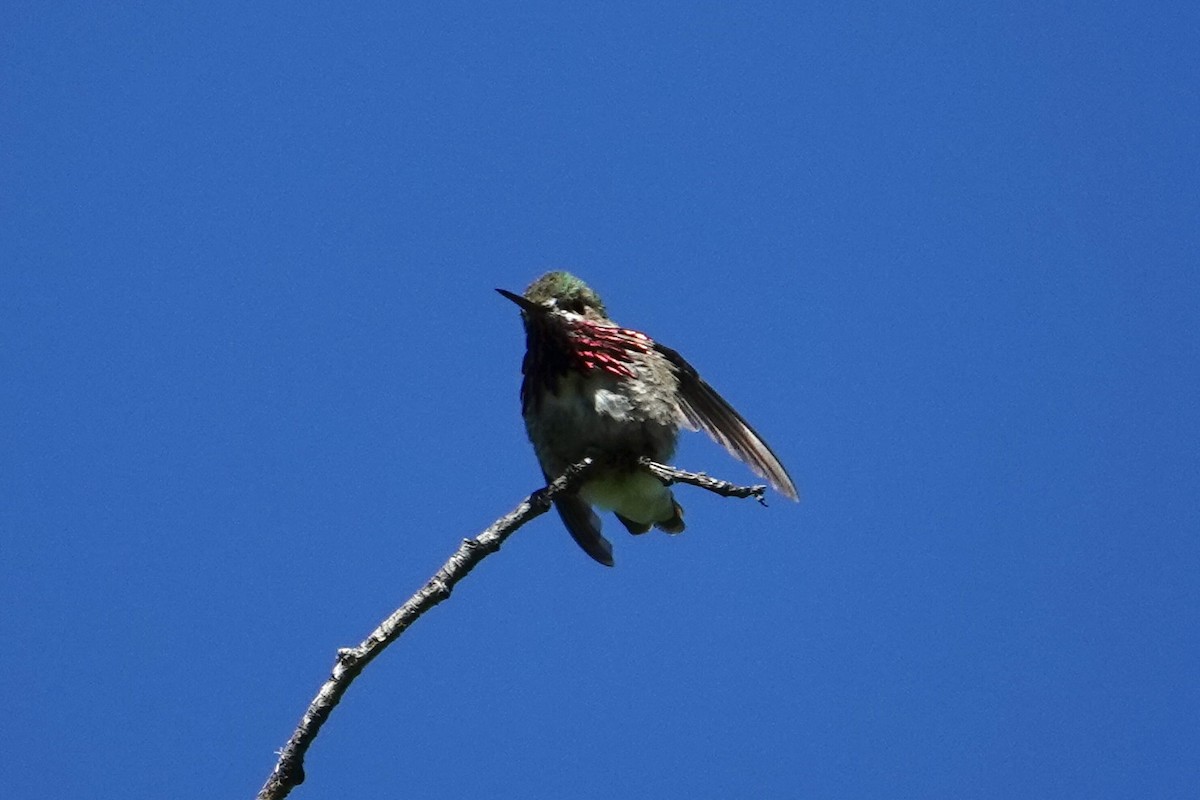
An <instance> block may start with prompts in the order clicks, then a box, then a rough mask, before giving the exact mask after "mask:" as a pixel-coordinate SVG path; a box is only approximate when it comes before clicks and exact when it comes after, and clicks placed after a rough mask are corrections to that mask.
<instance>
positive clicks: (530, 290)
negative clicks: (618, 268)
mask: <svg viewBox="0 0 1200 800" xmlns="http://www.w3.org/2000/svg"><path fill="white" fill-rule="evenodd" d="M496 291H497V292H499V293H500V294H502V295H504V296H505V297H507V298H508V299H509V300H512V301H513V302H514V303H516V304H517V305H519V306H520V307H521V311H522V312H523V315H524V316H525V318H526V319H528V318H529V316H530V315H531V314H546V313H553V312H555V311H559V312H563V313H566V314H578V315H579V316H581V317H584V318H586V319H590V320H601V319H607V318H608V312H607V311H606V310H605V308H604V303H603V301H601V300H600V295H598V294H596V293H595V292H594V291H592V287H590V286H588V285H587V284H586V283H584V282H583V281H581V280H580V279H579V278H577V277H575V276H574V275H572V274H571V273H569V272H561V271H559V272H547V273H546V274H545V275H543V276H542V277H540V278H538V279H537V280H536V281H534V282H533V283H531V284H529V286H528V287H527V288H526V289H525V294H524V296H522V295H518V294H514V293H512V292H509V291H505V290H504V289H497V290H496Z"/></svg>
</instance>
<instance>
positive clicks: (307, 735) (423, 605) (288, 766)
mask: <svg viewBox="0 0 1200 800" xmlns="http://www.w3.org/2000/svg"><path fill="white" fill-rule="evenodd" d="M640 463H641V464H642V465H643V466H645V467H646V468H647V469H648V470H650V471H651V472H652V473H654V475H655V476H656V477H658V479H659V480H661V481H663V483H665V484H667V485H670V484H672V483H676V482H678V483H689V484H692V485H693V486H699V487H700V488H702V489H707V490H708V491H710V492H715V493H716V494H719V495H722V496H724V497H754V498H757V499H758V501H759V502H760V503H761V502H763V492H764V490H765V488H766V487H763V486H737V485H735V484H732V483H728V482H726V481H722V480H718V479H716V478H710V477H708V476H706V475H703V474H700V473H695V472H684V471H683V470H678V469H675V468H674V467H669V466H666V465H665V464H658V463H656V462H654V461H650V460H649V459H641V460H640ZM595 468H596V463H595V462H594V461H593V460H592V459H590V458H585V459H584V460H583V461H580V462H579V463H578V464H574V465H572V466H570V467H568V468H567V471H566V472H564V473H563V474H562V475H561V476H560V477H558V478H557V479H555V480H553V481H551V482H550V484H549V485H548V486H546V487H545V488H542V489H539V490H538V491H536V492H534V493H533V494H531V495H529V497H527V498H525V499H524V500H523V501H521V503H520V504H519V505H518V506H517V507H516V508H515V509H513V510H512V511H510V512H509V513H508V514H506V515H505V516H503V517H501V518H500V519H498V520H496V521H495V522H494V523H492V524H491V525H490V526H489V527H488V528H487V529H486V530H485V531H483V533H481V534H479V535H478V536H476V537H475V538H474V539H464V540H463V543H462V544H461V545H459V548H458V550H456V551H455V552H454V555H452V556H450V559H449V560H448V561H447V562H446V563H445V564H443V565H442V568H441V569H439V570H438V571H437V573H436V574H434V576H433V577H432V578H430V579H429V580H428V581H426V583H425V585H424V586H422V587H421V588H420V590H418V591H417V593H416V594H414V595H413V596H412V597H410V598H409V599H408V601H407V602H405V603H404V605H402V606H400V608H398V609H396V610H395V611H394V612H392V614H391V616H389V617H388V618H387V619H385V620H384V621H383V622H382V623H380V625H379V627H377V628H376V629H375V630H373V631H371V635H370V636H368V637H367V638H366V639H364V640H363V641H362V643H360V644H359V645H358V646H357V647H347V648H343V649H341V650H338V652H337V661H336V662H335V663H334V665H333V672H332V673H331V674H330V675H329V678H328V680H326V681H325V683H324V684H323V685H322V686H321V689H320V691H318V692H317V696H316V697H314V698H313V700H312V702H311V703H309V705H308V710H307V711H305V712H304V716H303V718H301V720H300V724H299V725H297V726H296V730H295V731H294V732H293V733H292V737H291V738H290V739H288V742H287V744H286V745H284V747H283V749H282V750H280V751H279V761H278V762H277V763H276V764H275V769H274V770H272V772H271V775H270V777H268V778H267V782H266V783H265V784H263V787H262V789H261V790H259V793H258V798H257V800H281V799H282V798H284V797H287V796H288V794H289V793H290V792H291V791H292V789H294V788H295V787H297V786H299V785H300V784H301V783H303V782H304V756H305V754H306V753H307V752H308V748H309V747H310V746H311V745H312V743H313V740H314V739H316V738H317V734H318V733H320V730H321V726H322V725H323V724H324V723H325V720H327V719H328V718H329V715H330V713H331V712H332V711H333V709H334V707H335V706H336V705H337V704H338V702H339V701H340V700H341V699H342V695H344V694H345V693H346V689H348V688H349V687H350V684H351V683H352V682H353V681H354V679H355V678H357V677H358V674H359V673H360V672H362V671H363V668H364V667H366V666H367V664H369V663H371V661H373V660H374V659H375V657H376V656H378V655H379V654H380V653H381V652H383V649H384V648H385V647H387V646H388V645H389V644H391V643H392V642H394V641H395V640H396V639H398V638H399V637H400V635H401V634H402V633H404V631H406V630H407V629H408V627H409V626H410V625H412V624H413V623H414V622H416V621H417V619H418V618H419V617H420V616H421V615H422V614H424V613H425V612H426V611H428V610H429V609H431V608H433V607H434V606H436V605H437V604H438V603H440V602H442V601H443V600H445V599H446V598H447V597H449V596H450V593H451V592H452V591H453V590H454V587H455V585H456V584H457V583H458V582H459V581H460V580H462V579H463V578H464V577H466V575H467V573H469V572H470V571H471V570H472V569H474V568H475V566H476V565H477V564H479V562H480V561H482V560H483V559H484V558H486V557H487V556H489V555H491V554H492V553H495V552H496V551H497V550H499V549H500V546H501V545H502V544H504V541H505V540H506V539H508V537H509V536H511V535H512V534H513V533H515V532H516V531H517V529H518V528H520V527H521V526H522V525H524V524H525V523H527V522H529V521H530V520H532V519H534V518H535V517H539V516H541V515H542V514H545V513H546V512H547V511H548V510H550V506H551V504H552V502H553V500H554V498H555V497H556V496H557V495H559V494H563V493H565V492H573V491H575V490H576V489H578V488H579V487H580V485H582V483H583V482H584V481H585V480H586V479H587V476H588V475H589V474H591V472H592V471H593V470H594V469H595Z"/></svg>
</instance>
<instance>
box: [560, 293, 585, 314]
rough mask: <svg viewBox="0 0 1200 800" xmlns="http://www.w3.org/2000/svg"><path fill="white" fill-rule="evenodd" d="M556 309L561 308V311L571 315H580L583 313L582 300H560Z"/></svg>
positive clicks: (574, 298)
mask: <svg viewBox="0 0 1200 800" xmlns="http://www.w3.org/2000/svg"><path fill="white" fill-rule="evenodd" d="M558 307H559V308H561V309H562V310H563V311H569V312H571V313H572V314H582V313H583V299H582V298H579V297H572V298H569V299H565V300H562V301H560V302H559V304H558Z"/></svg>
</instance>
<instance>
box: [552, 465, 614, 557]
mask: <svg viewBox="0 0 1200 800" xmlns="http://www.w3.org/2000/svg"><path fill="white" fill-rule="evenodd" d="M546 481H547V482H549V481H550V478H549V477H547V478H546ZM554 507H555V508H556V509H558V515H559V516H560V517H562V521H563V525H565V526H566V527H567V532H568V533H570V534H571V538H572V539H574V540H575V543H576V544H578V545H579V546H580V547H582V548H583V552H585V553H587V554H588V555H589V556H591V557H592V558H594V559H596V560H597V561H599V562H600V563H601V564H603V565H604V566H606V567H611V566H612V565H613V554H612V543H611V542H609V541H608V539H605V538H604V536H602V535H601V534H600V518H599V517H597V516H596V512H594V511H592V507H591V506H589V505H588V504H587V503H585V502H584V501H583V498H582V497H580V496H579V495H577V494H570V495H559V496H558V497H556V498H554Z"/></svg>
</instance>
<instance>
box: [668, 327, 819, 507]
mask: <svg viewBox="0 0 1200 800" xmlns="http://www.w3.org/2000/svg"><path fill="white" fill-rule="evenodd" d="M654 349H655V350H657V351H658V352H659V353H661V354H662V355H663V356H665V357H666V359H667V361H669V362H670V363H671V366H672V367H674V369H675V374H676V376H677V377H678V378H679V411H680V413H681V414H682V416H683V419H684V421H685V422H686V424H687V426H688V427H689V428H691V429H692V430H700V431H704V432H705V433H707V434H708V435H709V436H711V437H712V438H713V441H715V442H717V443H718V444H720V445H721V446H722V447H724V448H725V449H726V450H728V451H729V452H730V454H731V455H733V456H734V457H735V458H737V459H738V460H739V461H742V462H743V463H745V464H746V466H748V467H750V469H751V470H753V471H754V474H756V475H758V476H760V477H763V478H766V479H767V480H768V481H770V482H771V485H772V486H774V487H775V488H776V489H778V490H779V491H780V493H782V494H783V495H784V496H785V497H789V498H791V499H792V500H798V499H799V496H798V494H797V492H796V485H795V484H794V483H792V479H791V477H789V476H788V474H787V470H786V469H784V467H783V464H781V463H780V462H779V457H778V456H776V455H775V453H774V452H773V451H772V450H771V448H770V446H769V445H768V444H767V443H766V442H764V441H763V440H762V437H761V436H759V435H758V433H757V432H756V431H755V430H754V428H752V427H750V423H749V422H746V420H745V419H744V418H743V417H742V415H741V414H739V413H738V412H737V411H736V410H735V409H734V408H733V406H731V405H729V403H727V402H725V398H723V397H721V395H719V394H717V392H716V390H715V389H713V388H712V387H711V386H709V385H708V384H707V383H706V382H705V381H704V379H703V378H701V377H700V373H698V372H696V368H695V367H693V366H692V365H691V364H689V363H688V362H687V361H686V360H685V359H684V357H683V356H681V355H679V353H677V352H676V351H674V350H672V349H671V348H669V347H667V346H666V345H662V344H659V343H658V342H655V343H654Z"/></svg>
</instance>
